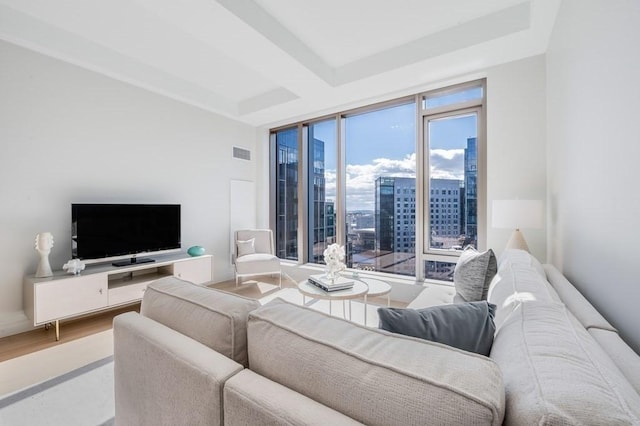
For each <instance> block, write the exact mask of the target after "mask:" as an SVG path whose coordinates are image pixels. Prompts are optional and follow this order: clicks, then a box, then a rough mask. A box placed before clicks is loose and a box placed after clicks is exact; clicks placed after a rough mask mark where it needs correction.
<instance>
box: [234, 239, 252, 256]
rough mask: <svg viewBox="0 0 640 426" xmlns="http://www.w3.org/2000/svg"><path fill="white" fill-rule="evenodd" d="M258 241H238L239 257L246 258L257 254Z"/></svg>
mask: <svg viewBox="0 0 640 426" xmlns="http://www.w3.org/2000/svg"><path fill="white" fill-rule="evenodd" d="M255 243H256V239H255V238H251V239H250V240H247V241H236V244H237V245H238V257H241V256H245V255H247V254H253V253H255V252H256V246H255Z"/></svg>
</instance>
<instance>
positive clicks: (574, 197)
mask: <svg viewBox="0 0 640 426" xmlns="http://www.w3.org/2000/svg"><path fill="white" fill-rule="evenodd" d="M639 42H640V2H638V1H637V0H617V1H614V2H612V1H606V0H591V1H588V2H584V1H579V0H565V1H564V2H563V3H562V6H561V8H560V11H559V14H558V17H557V20H556V25H555V28H554V32H553V35H552V38H551V41H550V46H549V50H548V54H547V57H548V58H547V78H548V85H547V93H548V95H547V96H548V122H549V127H548V155H549V157H548V164H549V173H548V179H549V204H550V217H549V221H550V226H549V239H548V245H549V254H550V260H551V262H552V263H554V264H555V265H556V266H557V267H559V268H560V269H561V270H562V271H563V272H564V274H565V275H566V276H567V277H568V279H569V280H570V281H572V282H573V283H574V284H575V285H576V287H578V288H579V289H580V291H581V292H582V293H583V294H584V295H585V296H586V297H587V298H588V299H589V301H590V302H591V303H592V304H593V305H595V306H596V307H597V308H598V309H599V310H600V312H601V313H602V314H603V315H604V316H605V317H606V318H607V319H608V320H609V322H611V323H612V324H613V325H614V326H615V327H617V328H618V329H619V331H620V334H621V336H622V338H623V339H625V340H626V341H627V342H628V343H630V344H631V345H632V346H633V347H634V349H635V350H636V352H639V353H640V327H639V326H638V325H639V324H640V310H639V309H638V302H639V301H640V285H639V279H638V270H637V265H636V262H637V261H638V259H637V253H638V242H639V238H638V237H639V236H640V228H639V226H638V218H639V217H640V195H638V194H639V193H638V188H637V181H638V179H637V170H638V163H639V159H640V130H639V127H638V120H639V113H640V108H639V106H638V105H639V102H640V49H639V48H638V43H639Z"/></svg>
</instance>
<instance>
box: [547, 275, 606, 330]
mask: <svg viewBox="0 0 640 426" xmlns="http://www.w3.org/2000/svg"><path fill="white" fill-rule="evenodd" d="M544 271H545V273H546V274H547V280H548V281H549V283H550V284H551V285H552V286H553V288H554V289H555V290H556V292H557V293H558V295H559V296H560V298H561V299H562V302H563V303H564V304H565V306H566V307H567V308H569V310H570V311H571V313H572V314H573V315H574V316H575V317H576V318H577V319H578V321H580V323H581V324H582V326H583V327H584V328H586V329H587V330H589V329H590V328H599V329H602V330H608V331H613V332H617V331H618V330H616V329H615V328H614V327H613V326H612V325H611V324H609V321H607V320H606V319H604V317H603V316H602V315H601V314H600V312H598V311H597V310H596V308H594V307H593V305H592V304H591V303H589V301H588V300H587V299H586V298H585V297H584V296H583V295H582V293H580V291H578V289H577V288H575V287H574V286H573V284H571V283H570V282H569V280H567V279H566V278H565V276H564V275H562V273H561V272H560V271H558V269H556V267H555V266H553V265H551V264H545V265H544Z"/></svg>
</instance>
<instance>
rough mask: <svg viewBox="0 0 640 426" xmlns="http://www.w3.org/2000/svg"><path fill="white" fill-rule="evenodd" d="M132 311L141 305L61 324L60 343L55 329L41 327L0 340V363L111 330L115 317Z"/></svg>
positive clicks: (137, 310)
mask: <svg viewBox="0 0 640 426" xmlns="http://www.w3.org/2000/svg"><path fill="white" fill-rule="evenodd" d="M130 311H136V312H140V304H139V303H137V304H134V305H129V306H126V307H123V308H119V309H116V310H113V311H107V312H102V313H99V314H95V315H91V316H85V317H82V318H76V319H73V320H69V321H63V322H60V340H59V341H56V330H55V328H54V327H51V328H49V330H45V328H44V327H39V328H38V329H36V330H32V331H27V332H25V333H20V334H14V335H13V336H7V337H3V338H0V362H2V361H6V360H8V359H12V358H16V357H19V356H22V355H26V354H29V353H31V352H36V351H40V350H42V349H46V348H50V347H53V346H57V345H61V344H63V343H66V342H70V341H72V340H76V339H80V338H82V337H85V336H89V335H91V334H95V333H99V332H101V331H105V330H109V329H110V328H111V327H112V323H113V317H115V316H116V315H120V314H122V313H124V312H130Z"/></svg>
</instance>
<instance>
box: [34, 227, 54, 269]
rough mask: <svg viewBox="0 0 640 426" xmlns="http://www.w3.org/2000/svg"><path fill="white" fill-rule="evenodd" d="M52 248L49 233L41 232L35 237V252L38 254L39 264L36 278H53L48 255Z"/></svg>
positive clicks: (51, 238) (51, 236) (51, 239)
mask: <svg viewBox="0 0 640 426" xmlns="http://www.w3.org/2000/svg"><path fill="white" fill-rule="evenodd" d="M52 248H53V235H52V234H51V232H41V233H39V234H37V235H36V250H37V251H38V253H40V262H39V263H38V269H36V278H46V277H51V276H53V272H52V271H51V265H50V264H49V253H51V249H52Z"/></svg>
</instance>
